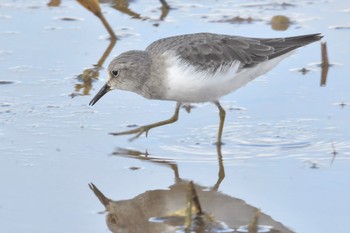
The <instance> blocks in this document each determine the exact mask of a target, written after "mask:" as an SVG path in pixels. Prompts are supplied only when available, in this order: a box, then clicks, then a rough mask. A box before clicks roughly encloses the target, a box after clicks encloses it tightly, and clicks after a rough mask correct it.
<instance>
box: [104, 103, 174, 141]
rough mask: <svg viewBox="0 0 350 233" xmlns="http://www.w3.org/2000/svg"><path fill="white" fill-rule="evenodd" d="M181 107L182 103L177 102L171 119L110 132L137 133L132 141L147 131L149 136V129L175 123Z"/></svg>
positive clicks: (120, 133)
mask: <svg viewBox="0 0 350 233" xmlns="http://www.w3.org/2000/svg"><path fill="white" fill-rule="evenodd" d="M180 107H181V103H180V102H177V104H176V108H175V113H174V115H173V116H172V117H170V118H169V119H167V120H164V121H159V122H156V123H153V124H149V125H143V126H140V127H138V128H136V129H132V130H127V131H123V132H116V133H110V134H112V135H114V136H118V135H127V134H136V135H135V136H134V137H132V138H130V139H129V140H130V141H132V140H135V139H136V138H138V137H140V136H141V134H143V133H145V134H146V137H147V134H148V131H149V130H150V129H153V128H156V127H158V126H163V125H167V124H171V123H174V122H175V121H177V119H178V118H179V111H180Z"/></svg>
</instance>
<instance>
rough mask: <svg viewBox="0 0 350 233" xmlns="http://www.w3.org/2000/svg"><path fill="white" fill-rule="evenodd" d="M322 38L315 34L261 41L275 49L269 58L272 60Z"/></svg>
mask: <svg viewBox="0 0 350 233" xmlns="http://www.w3.org/2000/svg"><path fill="white" fill-rule="evenodd" d="M322 37H323V36H322V35H321V34H320V33H316V34H309V35H302V36H293V37H286V38H273V39H262V41H263V43H264V44H266V45H269V46H271V47H273V48H274V49H275V53H273V54H272V55H271V57H269V59H273V58H275V57H278V56H281V55H283V54H286V53H288V52H291V51H293V50H295V49H297V48H299V47H302V46H305V45H307V44H310V43H313V42H316V41H319V40H320V39H321V38H322Z"/></svg>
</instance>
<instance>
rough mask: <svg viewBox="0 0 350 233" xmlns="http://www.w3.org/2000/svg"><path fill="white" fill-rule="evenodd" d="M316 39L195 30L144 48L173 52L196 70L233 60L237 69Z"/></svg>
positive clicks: (221, 66) (218, 66) (212, 70)
mask: <svg viewBox="0 0 350 233" xmlns="http://www.w3.org/2000/svg"><path fill="white" fill-rule="evenodd" d="M319 38H321V36H320V35H319V34H313V35H304V36H296V37H289V38H273V39H259V38H245V37H238V36H228V35H218V34H211V33H197V34H190V35H181V36H174V37H168V38H164V39H160V40H158V41H155V42H154V43H152V44H151V45H149V46H148V47H147V48H146V51H147V52H149V53H151V54H154V55H162V54H164V53H166V52H168V51H173V52H175V53H176V55H177V56H179V57H180V59H181V61H182V62H183V63H184V64H188V65H191V66H194V67H196V69H197V70H198V71H204V70H205V71H208V72H210V73H215V72H217V71H218V70H225V69H226V68H228V67H230V66H231V65H232V63H234V62H236V61H239V62H240V64H241V66H240V69H243V68H249V67H254V66H255V65H257V64H259V63H261V62H264V61H266V60H270V59H273V58H275V57H278V56H281V55H283V54H286V53H288V52H290V51H292V50H294V49H296V48H298V47H301V46H303V45H306V44H308V43H311V42H313V41H315V40H316V39H319Z"/></svg>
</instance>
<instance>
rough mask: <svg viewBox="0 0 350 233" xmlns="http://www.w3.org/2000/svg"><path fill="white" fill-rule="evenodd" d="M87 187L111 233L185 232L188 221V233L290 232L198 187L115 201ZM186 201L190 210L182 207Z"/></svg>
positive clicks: (248, 208)
mask: <svg viewBox="0 0 350 233" xmlns="http://www.w3.org/2000/svg"><path fill="white" fill-rule="evenodd" d="M190 184H191V183H190ZM89 186H90V188H91V190H92V191H93V192H94V194H95V195H96V197H97V198H98V199H99V200H100V202H101V203H102V204H103V205H104V207H105V209H106V211H107V215H106V223H107V226H108V228H109V230H110V231H111V232H114V233H117V232H118V233H119V232H144V233H148V232H149V233H158V232H185V231H186V225H187V224H188V223H187V221H188V219H190V220H191V221H190V222H191V225H190V226H191V227H190V228H191V230H192V232H283V233H290V232H292V231H291V230H289V229H288V228H287V227H286V226H284V225H283V224H281V223H279V222H277V221H275V220H273V219H272V218H271V217H270V216H269V215H267V214H264V213H261V212H260V211H259V209H257V208H256V207H254V206H251V205H248V204H247V203H245V202H244V201H243V200H241V199H238V198H234V197H230V196H228V195H225V194H223V193H221V192H217V191H216V190H208V189H206V188H205V187H202V186H200V185H198V184H194V187H193V189H194V190H195V193H193V191H191V189H192V188H191V186H189V183H188V182H178V183H175V184H174V185H172V186H170V187H169V188H168V189H163V190H149V191H146V192H144V193H142V194H140V195H138V196H136V197H134V198H132V199H129V200H117V201H114V200H112V199H110V198H107V197H106V195H104V194H103V193H102V192H101V191H100V190H99V189H98V188H97V187H96V186H95V185H94V184H92V183H91V184H89ZM189 192H190V195H189ZM196 198H197V201H195V199H196ZM188 202H191V203H192V204H193V205H192V208H186V207H189V206H188V205H187V204H188ZM196 202H198V203H197V204H195V203H196ZM199 203H200V204H199ZM198 206H200V208H198ZM189 213H190V215H189V216H191V217H190V218H189V217H188V214H189ZM209 213H210V214H209Z"/></svg>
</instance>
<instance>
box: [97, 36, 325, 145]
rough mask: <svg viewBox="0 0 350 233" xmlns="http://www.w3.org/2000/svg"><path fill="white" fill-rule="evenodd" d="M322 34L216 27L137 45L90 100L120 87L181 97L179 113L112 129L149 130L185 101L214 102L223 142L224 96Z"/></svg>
mask: <svg viewBox="0 0 350 233" xmlns="http://www.w3.org/2000/svg"><path fill="white" fill-rule="evenodd" d="M321 38H322V36H321V34H319V33H317V34H310V35H301V36H294V37H286V38H264V39H263V38H247V37H240V36H231V35H220V34H212V33H196V34H187V35H179V36H173V37H168V38H163V39H160V40H157V41H155V42H153V43H152V44H150V45H149V46H148V47H147V48H146V49H145V50H144V51H140V50H132V51H128V52H125V53H122V54H120V55H119V56H118V57H116V58H114V59H113V60H112V62H111V63H110V64H109V66H108V69H107V71H108V76H109V79H108V81H107V82H106V84H105V85H104V86H103V87H102V88H101V90H100V91H99V92H98V93H97V94H96V95H95V97H94V98H93V99H92V100H91V102H90V105H94V104H95V103H96V102H97V101H98V100H99V99H100V98H101V97H102V96H103V95H105V94H106V93H107V92H109V91H111V90H114V89H119V90H126V91H131V92H135V93H137V94H139V95H142V96H143V97H145V98H148V99H157V100H172V101H176V102H177V104H176V110H175V113H174V115H173V116H172V117H171V118H169V119H167V120H164V121H161V122H157V123H154V124H150V125H145V126H141V127H138V128H136V129H133V130H128V131H124V132H119V133H112V134H113V135H122V134H136V136H134V137H133V139H134V138H137V137H139V136H140V135H141V134H142V133H146V135H147V133H148V131H149V130H150V129H152V128H155V127H158V126H161V125H165V124H170V123H173V122H175V121H177V119H178V115H179V108H180V106H181V105H182V104H188V103H198V102H208V101H209V102H212V103H214V104H215V105H216V106H217V108H218V109H219V114H220V125H219V130H218V135H217V143H218V144H221V137H222V131H223V126H224V121H225V115H226V113H225V110H224V109H223V108H222V106H221V105H220V102H219V99H220V98H221V97H222V96H224V95H226V94H229V93H230V92H232V91H234V90H236V89H238V88H239V87H241V86H243V85H245V84H246V83H248V82H249V81H251V80H253V79H255V78H256V77H258V76H260V75H262V74H265V73H266V72H268V71H269V70H271V69H272V68H273V67H275V66H276V65H277V64H278V63H279V62H280V61H281V60H283V59H284V58H286V57H288V56H289V55H290V54H291V53H292V52H293V51H294V50H295V49H297V48H299V47H301V46H304V45H307V44H309V43H312V42H315V41H318V40H320V39H321Z"/></svg>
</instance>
